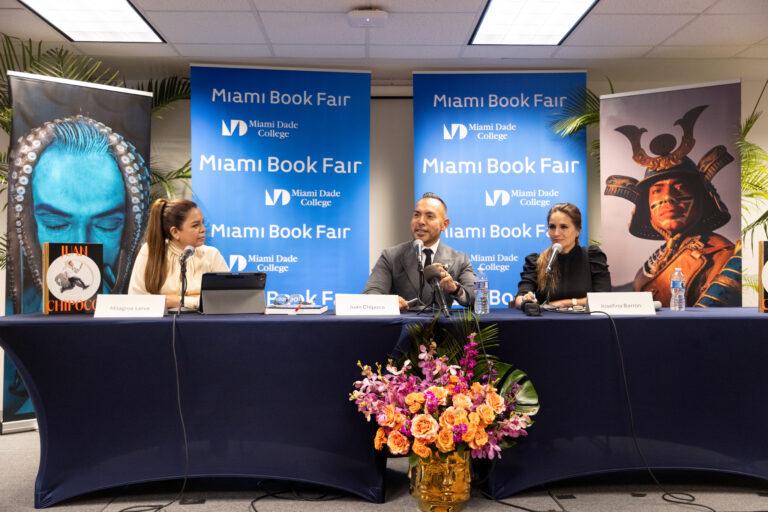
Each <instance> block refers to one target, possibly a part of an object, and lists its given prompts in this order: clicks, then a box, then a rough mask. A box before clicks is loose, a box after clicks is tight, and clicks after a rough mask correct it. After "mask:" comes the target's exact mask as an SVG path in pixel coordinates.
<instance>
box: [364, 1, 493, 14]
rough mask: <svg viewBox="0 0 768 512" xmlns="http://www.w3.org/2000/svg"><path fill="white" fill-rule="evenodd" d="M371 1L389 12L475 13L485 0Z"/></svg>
mask: <svg viewBox="0 0 768 512" xmlns="http://www.w3.org/2000/svg"><path fill="white" fill-rule="evenodd" d="M371 3H372V4H373V5H375V6H378V7H379V8H380V9H384V10H385V11H387V12H433V13H437V12H471V13H474V12H477V11H478V10H480V9H482V8H483V6H484V5H485V0H381V1H379V2H371ZM357 5H358V6H359V5H360V3H359V2H358V4H357Z"/></svg>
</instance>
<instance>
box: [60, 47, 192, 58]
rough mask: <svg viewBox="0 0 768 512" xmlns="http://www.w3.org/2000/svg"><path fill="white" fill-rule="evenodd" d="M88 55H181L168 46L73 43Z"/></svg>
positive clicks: (154, 56)
mask: <svg viewBox="0 0 768 512" xmlns="http://www.w3.org/2000/svg"><path fill="white" fill-rule="evenodd" d="M73 44H74V46H76V47H77V48H78V49H79V50H80V51H81V52H83V53H84V54H86V55H96V56H102V57H130V56H132V55H136V53H137V52H138V53H141V55H142V56H144V57H150V58H156V57H178V56H179V54H178V53H176V50H174V49H173V47H172V46H170V45H167V44H150V43H73Z"/></svg>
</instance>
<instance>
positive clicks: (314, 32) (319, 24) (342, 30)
mask: <svg viewBox="0 0 768 512" xmlns="http://www.w3.org/2000/svg"><path fill="white" fill-rule="evenodd" d="M261 19H262V20H263V21H264V27H265V29H266V31H267V36H268V37H269V40H270V41H271V42H272V43H274V44H364V43H365V30H366V29H364V28H355V27H351V26H349V23H347V17H346V16H345V15H344V14H341V13H282V12H263V13H261Z"/></svg>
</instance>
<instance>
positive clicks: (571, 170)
mask: <svg viewBox="0 0 768 512" xmlns="http://www.w3.org/2000/svg"><path fill="white" fill-rule="evenodd" d="M585 87H586V74H585V73H582V72H569V73H416V74H414V77H413V118H414V159H415V162H414V172H415V182H414V190H415V194H416V198H417V199H418V198H419V197H420V196H421V194H423V193H424V192H435V193H437V194H439V195H440V196H441V197H442V198H443V199H444V200H445V202H446V204H447V205H448V217H449V219H450V221H451V222H450V225H449V226H448V228H447V229H446V230H445V232H444V233H443V235H442V239H443V240H446V241H447V242H448V243H449V244H450V245H451V246H452V247H454V248H456V249H458V250H460V251H463V252H465V253H467V254H468V255H469V257H470V260H471V261H472V265H473V267H474V268H475V269H478V268H482V269H483V271H484V272H485V273H486V275H487V276H488V281H489V286H490V304H491V307H506V305H507V304H508V303H509V301H510V300H512V299H513V298H514V296H515V294H516V292H517V283H518V281H519V279H520V272H521V270H522V268H523V263H524V262H525V257H526V255H528V254H530V253H539V252H541V251H542V250H544V249H546V248H547V247H548V246H549V245H550V244H551V242H550V240H549V238H548V236H547V213H548V211H549V209H550V208H551V207H552V206H553V205H554V204H556V203H561V202H569V203H573V204H575V205H576V206H578V207H579V209H580V210H581V213H582V230H581V235H580V237H579V238H580V242H581V243H582V244H584V243H586V241H587V240H588V238H587V160H586V148H585V135H584V133H581V134H580V135H577V136H572V137H567V138H563V137H560V136H559V135H557V134H555V133H554V132H553V130H552V122H553V120H554V118H555V117H556V115H557V114H558V113H560V112H562V109H563V106H564V105H565V104H566V102H567V101H568V97H569V96H570V95H573V94H574V93H576V92H577V91H579V90H581V91H583V90H584V88H585Z"/></svg>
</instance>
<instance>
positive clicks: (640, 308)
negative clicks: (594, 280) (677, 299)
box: [587, 292, 656, 316]
mask: <svg viewBox="0 0 768 512" xmlns="http://www.w3.org/2000/svg"><path fill="white" fill-rule="evenodd" d="M587 305H588V306H589V311H590V312H591V313H592V314H593V315H594V314H596V313H595V311H602V312H603V313H608V314H609V315H611V316H647V315H655V314H656V309H655V308H654V307H653V295H652V294H651V292H591V293H588V294H587Z"/></svg>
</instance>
